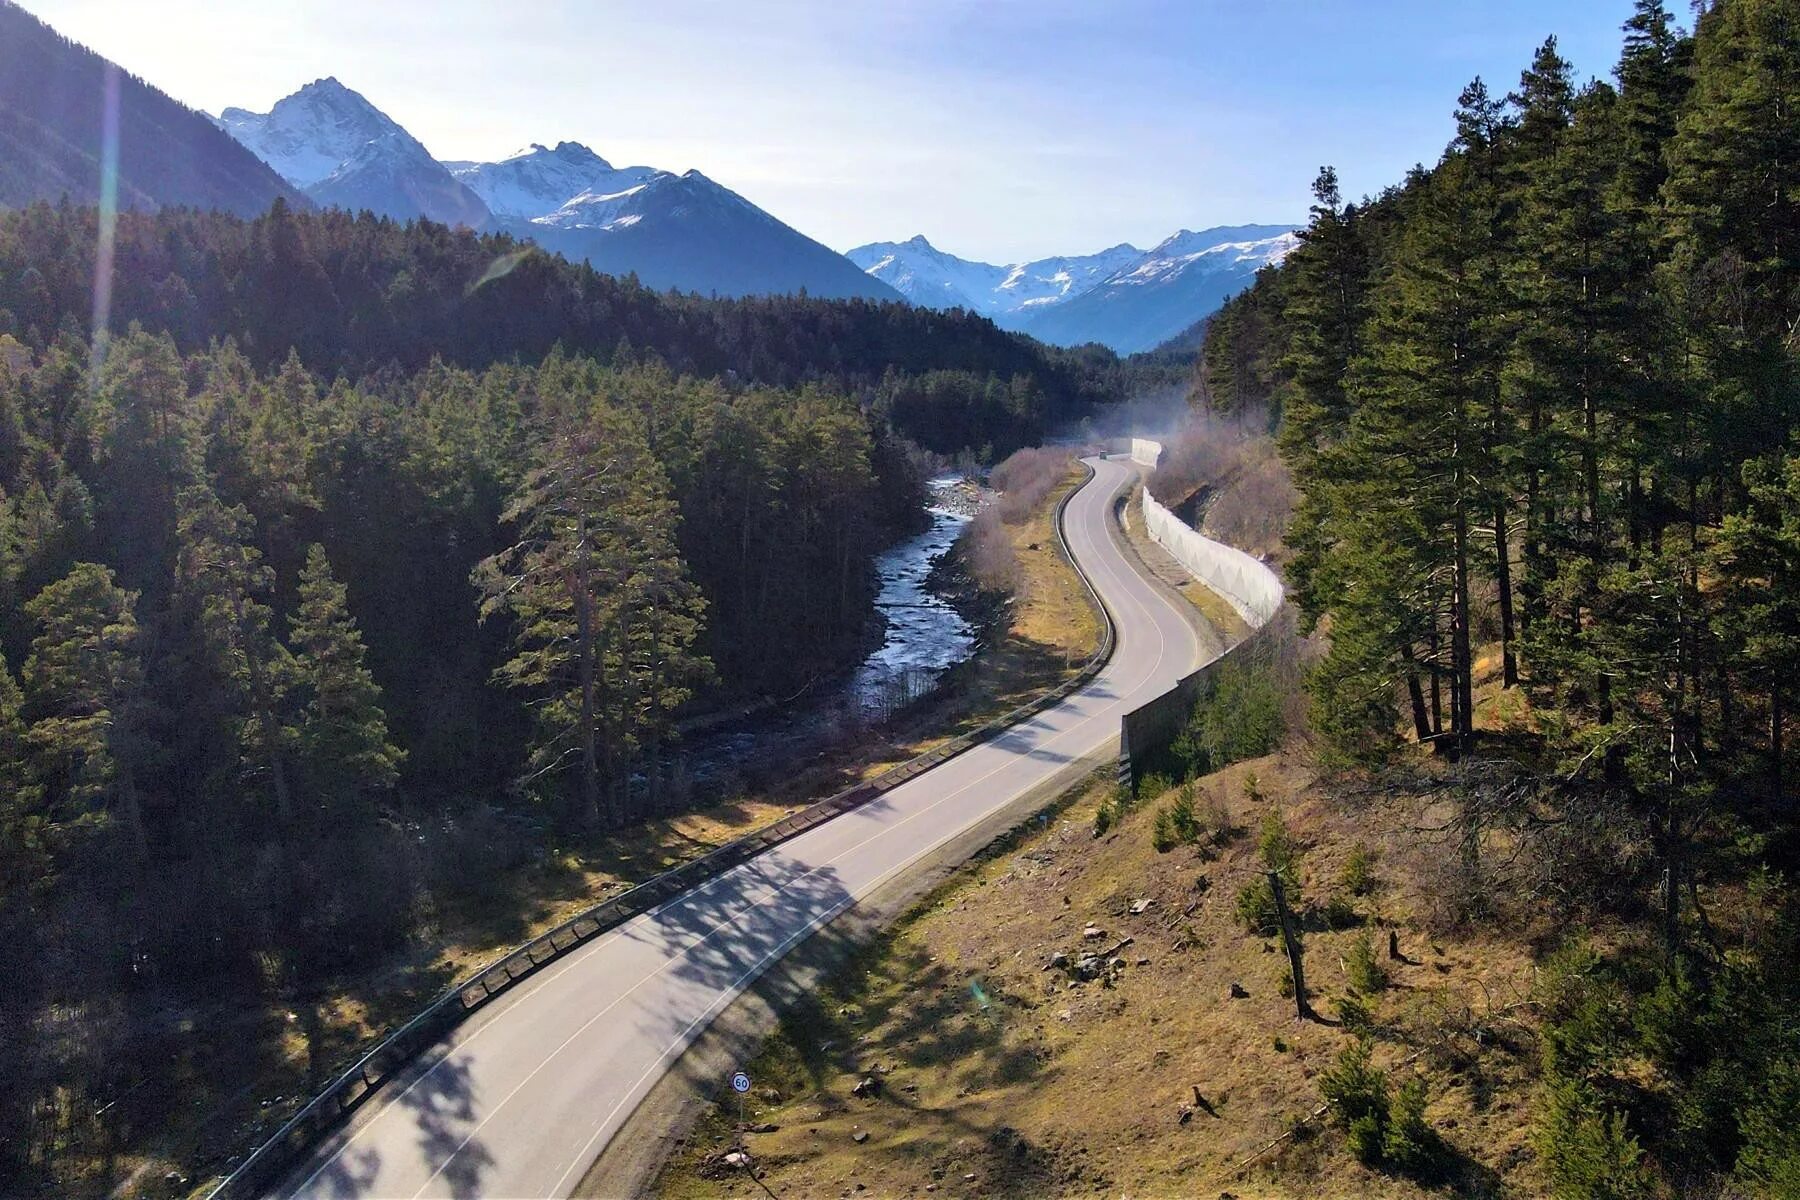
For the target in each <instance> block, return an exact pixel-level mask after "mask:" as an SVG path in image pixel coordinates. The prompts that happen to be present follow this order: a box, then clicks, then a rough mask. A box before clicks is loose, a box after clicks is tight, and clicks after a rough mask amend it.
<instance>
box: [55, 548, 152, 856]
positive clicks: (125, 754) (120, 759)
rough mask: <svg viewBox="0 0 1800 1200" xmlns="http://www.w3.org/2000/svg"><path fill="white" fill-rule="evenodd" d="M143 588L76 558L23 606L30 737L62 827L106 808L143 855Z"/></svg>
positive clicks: (80, 826) (96, 820)
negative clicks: (28, 626) (128, 587)
mask: <svg viewBox="0 0 1800 1200" xmlns="http://www.w3.org/2000/svg"><path fill="white" fill-rule="evenodd" d="M136 604H137V596H136V594H135V593H132V592H127V591H125V590H123V589H122V588H120V587H119V586H118V585H117V584H116V583H115V582H114V581H113V574H112V571H111V570H109V569H108V568H106V567H103V566H99V565H98V564H95V563H77V564H76V565H75V567H74V569H73V570H71V571H70V572H69V574H68V575H66V576H65V577H63V578H62V579H60V580H58V581H57V582H55V583H53V584H51V585H50V586H49V587H46V588H45V589H44V590H43V591H41V592H39V593H38V594H37V595H36V596H35V597H33V598H32V599H31V601H30V602H28V603H27V604H26V606H25V611H26V615H27V616H29V617H30V618H31V620H32V621H33V622H34V623H35V624H36V626H37V627H38V630H39V632H38V634H37V636H36V637H35V638H33V639H32V642H31V656H30V657H29V658H27V659H26V660H25V689H26V697H27V703H26V713H27V714H28V715H29V716H30V717H31V718H32V720H31V728H30V731H29V733H28V734H27V739H28V741H29V743H30V745H31V748H32V752H33V756H34V758H35V761H36V762H37V763H38V764H39V777H40V779H41V781H42V784H43V786H44V789H45V793H46V800H47V801H48V803H49V810H48V811H49V814H50V815H49V821H50V824H52V825H54V826H56V827H57V828H58V829H59V830H60V831H62V835H63V836H66V835H67V834H68V833H72V832H76V831H79V830H84V829H94V828H98V827H100V826H102V825H104V824H105V823H106V819H107V818H108V816H109V815H110V816H115V817H116V818H117V820H118V821H119V823H120V824H121V826H122V827H123V830H124V834H125V837H126V841H127V844H128V845H130V846H131V848H132V849H133V851H134V852H135V853H136V854H137V856H138V857H139V858H143V857H144V856H145V855H146V854H147V852H148V839H147V835H146V830H145V827H144V815H143V809H142V805H141V802H140V798H139V794H138V774H139V769H140V767H141V766H142V765H143V763H144V760H145V751H144V747H143V745H142V738H141V725H142V721H143V716H142V711H141V710H142V688H143V666H142V662H141V659H140V657H139V655H140V650H139V634H138V624H137V616H136V612H135V608H136Z"/></svg>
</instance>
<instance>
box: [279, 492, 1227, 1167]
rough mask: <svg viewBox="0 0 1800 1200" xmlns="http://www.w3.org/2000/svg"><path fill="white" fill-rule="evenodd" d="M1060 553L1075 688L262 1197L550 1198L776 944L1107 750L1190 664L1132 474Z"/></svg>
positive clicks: (417, 1078) (461, 1061)
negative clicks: (1076, 668) (1076, 600)
mask: <svg viewBox="0 0 1800 1200" xmlns="http://www.w3.org/2000/svg"><path fill="white" fill-rule="evenodd" d="M1089 462H1090V463H1091V464H1092V465H1093V467H1094V471H1095V475H1094V478H1093V479H1092V480H1090V481H1089V482H1088V483H1087V484H1086V485H1085V486H1084V487H1083V488H1082V489H1081V490H1080V491H1079V492H1077V493H1076V494H1075V496H1073V497H1072V498H1071V499H1070V502H1069V504H1068V506H1067V508H1066V510H1065V518H1064V532H1065V537H1066V539H1067V542H1068V545H1069V548H1070V551H1071V552H1072V554H1073V555H1074V557H1075V560H1076V561H1077V562H1078V563H1079V564H1080V565H1081V567H1082V569H1083V570H1084V571H1085V572H1086V574H1087V576H1088V578H1089V580H1091V581H1092V583H1093V585H1094V587H1095V589H1096V590H1097V591H1098V592H1099V593H1100V595H1101V597H1102V599H1103V600H1104V601H1105V603H1106V606H1107V609H1108V611H1110V612H1111V613H1112V616H1113V620H1114V623H1115V625H1116V626H1117V629H1118V645H1117V648H1116V650H1115V651H1114V654H1113V657H1112V660H1111V662H1109V663H1108V664H1107V666H1106V668H1105V669H1104V670H1103V671H1101V673H1100V674H1099V675H1098V677H1096V678H1095V679H1094V680H1093V682H1092V683H1090V684H1089V685H1088V686H1087V687H1085V688H1083V689H1082V690H1081V691H1079V692H1076V693H1075V694H1074V695H1072V696H1071V697H1069V699H1068V700H1067V701H1065V702H1064V703H1062V704H1059V705H1057V706H1056V707H1054V708H1051V709H1048V710H1046V711H1044V712H1042V713H1040V714H1038V715H1037V716H1035V717H1033V718H1031V719H1030V720H1029V721H1026V722H1024V723H1022V724H1020V725H1017V726H1015V727H1014V728H1012V729H1010V730H1008V731H1007V732H1006V733H1004V734H1001V735H1000V736H998V737H995V738H992V739H990V740H988V741H986V742H982V743H980V744H979V745H977V746H975V747H974V748H973V749H971V750H968V751H967V752H965V753H963V754H961V755H959V756H957V757H956V758H953V759H950V760H949V761H947V762H945V763H944V764H942V765H941V766H939V767H936V768H935V769H933V770H931V771H928V772H926V773H925V774H923V775H920V776H918V777H917V778H914V779H911V780H908V781H907V782H906V783H904V784H902V785H900V786H899V787H896V788H894V789H893V790H892V791H889V792H887V793H884V794H883V795H882V796H880V797H879V798H878V799H876V800H875V801H873V802H871V803H870V804H868V805H866V806H864V807H862V808H859V809H856V810H854V811H852V812H849V813H846V814H844V815H843V816H841V817H838V818H837V819H835V820H833V821H829V822H827V823H826V824H824V825H821V826H818V827H817V828H815V829H812V830H809V831H808V832H806V833H804V834H801V835H800V836H799V837H796V838H794V839H793V840H792V841H789V842H786V843H784V844H782V845H780V846H777V847H774V848H772V849H770V850H768V851H766V852H765V853H763V854H761V855H759V856H758V857H756V858H754V859H752V860H750V861H749V862H747V863H744V864H743V865H741V866H739V867H737V868H735V869H733V870H731V871H728V872H727V873H725V874H723V875H721V876H719V877H718V878H716V879H713V880H711V881H709V882H707V883H705V884H702V885H700V886H699V887H696V888H694V889H693V890H691V891H689V892H687V893H685V894H683V895H681V896H678V897H676V898H675V899H673V900H670V901H668V902H667V903H665V904H663V905H662V906H661V907H660V908H657V909H654V910H652V911H651V912H648V913H645V914H644V915H642V916H640V917H638V918H636V919H634V920H632V921H629V922H627V923H625V924H624V925H621V926H620V927H619V928H617V929H615V930H613V931H611V932H610V933H607V934H605V935H604V936H602V937H599V938H596V939H595V940H594V941H593V942H592V943H590V944H589V945H587V946H584V947H582V948H581V949H579V950H576V951H574V952H572V953H571V954H569V955H568V956H567V957H566V958H564V959H561V960H559V961H557V962H555V963H552V964H550V965H549V966H547V967H546V968H545V969H544V970H543V971H542V972H541V973H540V974H538V975H535V976H533V977H531V978H530V979H528V980H526V981H524V982H522V983H521V984H519V985H518V987H517V988H516V989H515V990H514V991H513V992H511V993H509V994H508V995H506V996H504V997H502V998H501V999H499V1000H497V1001H496V1002H495V1003H493V1004H491V1005H489V1006H487V1007H485V1008H483V1009H482V1010H481V1011H480V1012H478V1013H477V1014H475V1016H474V1017H473V1018H472V1019H471V1020H470V1021H468V1022H467V1023H465V1024H464V1025H462V1026H461V1027H460V1028H458V1029H457V1030H456V1032H455V1033H454V1034H453V1035H452V1036H451V1037H450V1038H449V1039H448V1041H447V1042H446V1044H445V1045H444V1046H443V1047H441V1048H440V1049H439V1050H438V1051H437V1052H435V1053H433V1054H431V1055H427V1056H426V1057H425V1058H424V1059H422V1060H421V1061H420V1062H419V1063H418V1064H416V1065H415V1066H414V1067H413V1068H412V1070H411V1071H410V1072H408V1073H406V1074H404V1075H403V1076H401V1077H400V1078H398V1079H396V1080H394V1081H392V1082H390V1083H389V1084H388V1086H387V1087H385V1088H383V1089H382V1092H381V1093H380V1094H378V1095H377V1096H376V1097H374V1098H373V1099H372V1100H371V1101H370V1103H369V1104H368V1105H367V1106H366V1107H365V1109H364V1110H362V1111H360V1112H359V1113H358V1114H357V1117H356V1119H355V1120H354V1121H353V1122H352V1124H351V1125H350V1126H349V1127H348V1128H346V1129H345V1130H344V1131H342V1132H341V1133H339V1134H338V1135H337V1136H336V1137H334V1138H332V1139H330V1140H328V1141H326V1142H325V1143H324V1144H323V1145H321V1146H320V1147H319V1148H318V1149H317V1150H316V1151H315V1152H314V1154H313V1155H312V1156H311V1157H310V1158H309V1159H308V1160H307V1161H305V1162H304V1163H303V1164H302V1165H301V1166H300V1167H299V1168H297V1169H296V1170H295V1171H294V1172H293V1174H292V1175H291V1176H290V1177H289V1178H288V1179H287V1180H286V1181H285V1183H284V1184H283V1186H282V1187H281V1189H280V1190H279V1191H278V1192H277V1193H276V1194H277V1195H279V1196H290V1197H321V1198H324V1197H331V1198H341V1200H349V1198H353V1197H354V1198H363V1197H422V1196H431V1197H444V1196H455V1197H476V1196H481V1197H526V1196H531V1197H538V1196H566V1195H567V1194H568V1193H569V1191H570V1189H572V1188H573V1187H574V1186H575V1185H576V1183H577V1182H578V1181H579V1180H580V1179H581V1176H582V1174H583V1172H584V1171H585V1170H586V1168H587V1167H588V1165H589V1164H590V1163H592V1162H593V1160H594V1158H595V1156H596V1155H598V1154H599V1152H600V1150H601V1149H602V1147H603V1146H604V1145H605V1144H606V1141H607V1139H609V1138H610V1137H612V1135H613V1134H614V1133H615V1132H616V1131H617V1130H618V1128H619V1127H620V1126H621V1125H622V1124H623V1123H624V1121H625V1119H626V1118H627V1117H628V1116H630V1115H631V1112H632V1109H633V1108H634V1107H635V1106H636V1105H637V1104H638V1102H639V1101H640V1100H642V1099H643V1097H644V1095H645V1093H647V1092H648V1091H649V1090H650V1088H651V1086H652V1085H653V1084H655V1083H656V1081H657V1079H658V1078H659V1077H660V1076H661V1075H662V1074H663V1072H665V1071H666V1070H667V1069H668V1068H669V1067H670V1065H671V1064H673V1063H674V1061H675V1060H676V1059H677V1058H679V1057H680V1055H681V1053H682V1051H683V1050H685V1049H686V1048H687V1046H688V1045H689V1043H691V1042H692V1041H693V1040H694V1038H695V1037H697V1036H698V1035H699V1034H700V1032H701V1031H702V1030H704V1029H705V1028H706V1026H707V1024H708V1023H709V1022H711V1021H712V1020H713V1018H714V1017H716V1016H717V1015H718V1014H719V1013H720V1012H722V1011H723V1010H724V1009H725V1007H726V1006H727V1005H728V1004H729V1003H730V1002H731V1001H732V1000H733V998H735V997H736V996H737V995H738V994H739V993H740V992H741V991H743V989H744V988H745V987H747V986H748V985H749V984H750V983H751V982H752V981H753V980H754V979H755V978H756V977H757V976H758V975H760V974H761V973H762V972H763V971H764V970H765V969H766V968H767V967H769V966H770V965H771V964H772V963H774V962H775V961H776V960H777V959H779V958H780V957H781V956H782V955H783V954H785V953H786V952H787V951H788V950H789V949H790V948H792V947H793V946H795V945H797V944H798V943H799V942H801V941H802V940H804V939H805V938H806V937H807V936H808V935H809V934H811V933H812V932H813V931H814V930H816V929H818V928H819V927H820V926H822V925H824V924H825V923H826V922H828V921H830V920H831V919H832V918H833V917H835V916H837V915H838V914H839V913H840V912H842V911H843V910H844V909H845V908H847V907H848V906H849V905H851V904H852V903H853V902H854V901H855V900H856V899H857V898H858V897H860V896H866V895H868V894H870V893H871V892H873V891H875V890H876V889H877V888H878V887H880V886H882V885H883V884H885V883H887V882H888V881H889V880H891V879H893V878H894V877H895V876H897V875H899V874H901V873H902V872H905V871H906V870H907V869H908V868H909V867H910V866H912V865H913V864H915V863H917V862H918V861H919V860H921V859H923V858H925V857H926V856H927V855H929V854H930V853H931V852H932V851H933V850H934V849H936V848H937V847H938V846H940V845H942V844H943V843H944V842H947V841H948V840H950V839H951V838H952V837H954V836H955V835H956V834H958V833H959V832H961V831H962V830H964V829H967V828H969V827H970V826H972V825H974V824H975V823H976V822H978V821H980V820H982V819H983V818H985V817H987V816H989V815H991V814H993V813H995V812H997V811H998V810H999V809H1001V808H1004V807H1005V806H1006V805H1008V804H1009V803H1010V802H1012V801H1014V800H1015V799H1017V798H1018V797H1020V796H1022V795H1024V794H1025V793H1027V792H1029V791H1032V790H1033V789H1034V788H1036V787H1038V786H1039V785H1042V784H1044V783H1045V782H1046V781H1048V780H1050V779H1051V778H1052V777H1054V776H1056V775H1057V774H1058V773H1059V772H1060V771H1062V770H1063V769H1064V768H1065V767H1067V766H1069V765H1070V764H1071V763H1073V762H1075V761H1077V760H1080V759H1084V758H1088V757H1090V756H1093V755H1095V754H1097V753H1099V752H1102V751H1104V749H1105V748H1106V746H1107V745H1108V744H1109V743H1113V744H1116V743H1117V740H1118V737H1119V721H1120V718H1121V716H1122V715H1123V714H1124V713H1126V712H1128V711H1129V710H1130V709H1132V708H1134V707H1136V706H1137V705H1139V704H1141V703H1143V702H1144V701H1146V700H1149V699H1151V698H1152V697H1154V696H1156V695H1158V694H1160V693H1161V692H1163V691H1165V690H1166V689H1167V688H1168V687H1169V686H1170V685H1172V684H1173V683H1174V682H1175V681H1176V680H1177V679H1178V678H1180V677H1181V676H1183V675H1185V674H1187V673H1188V672H1189V671H1191V670H1193V669H1194V668H1195V667H1197V666H1198V665H1199V656H1200V647H1199V642H1198V639H1197V638H1196V636H1195V633H1194V630H1193V627H1192V626H1191V625H1190V624H1189V623H1188V620H1187V618H1186V617H1185V616H1184V615H1183V614H1182V613H1181V612H1180V611H1179V610H1178V609H1177V608H1176V607H1175V603H1174V602H1172V601H1171V600H1170V599H1169V597H1168V595H1167V593H1166V592H1163V591H1161V590H1158V588H1157V587H1155V586H1154V585H1152V584H1151V583H1150V582H1149V581H1147V580H1146V579H1145V578H1144V576H1143V575H1141V574H1140V573H1139V571H1138V569H1137V568H1136V567H1135V566H1134V565H1133V564H1132V563H1131V562H1129V561H1128V560H1127V559H1126V557H1125V554H1124V553H1123V552H1121V550H1120V548H1119V545H1118V543H1117V541H1115V539H1114V536H1113V534H1112V532H1111V531H1110V530H1109V528H1108V526H1109V524H1110V523H1111V520H1112V510H1113V501H1114V499H1115V498H1116V497H1117V496H1118V494H1119V493H1120V492H1121V491H1123V490H1124V489H1125V488H1126V487H1127V486H1128V485H1129V484H1130V482H1131V481H1132V480H1133V479H1134V478H1135V475H1134V473H1133V472H1132V470H1131V469H1130V468H1128V467H1126V466H1123V465H1121V464H1119V463H1116V462H1112V461H1108V460H1103V459H1090V460H1089Z"/></svg>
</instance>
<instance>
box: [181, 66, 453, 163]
mask: <svg viewBox="0 0 1800 1200" xmlns="http://www.w3.org/2000/svg"><path fill="white" fill-rule="evenodd" d="M216 123H217V124H218V125H219V127H220V128H221V129H223V130H225V132H226V133H229V134H230V135H231V136H232V137H234V138H236V139H237V140H238V141H239V142H242V143H243V144H244V145H245V146H246V147H247V148H248V149H249V150H250V151H251V152H252V153H254V154H255V155H256V156H257V157H258V158H260V159H262V160H263V161H264V162H266V163H268V164H269V165H270V166H271V167H274V168H275V171H276V173H277V174H279V175H280V176H281V177H282V178H284V179H286V180H287V181H288V182H289V183H291V184H293V185H294V186H295V187H298V188H302V189H304V188H309V187H311V186H312V185H314V184H315V183H318V182H320V181H321V180H323V179H324V178H325V177H326V176H328V175H330V174H332V173H333V172H334V171H336V170H337V169H338V167H339V166H340V165H342V164H343V162H344V161H345V160H346V159H348V158H350V157H351V156H352V155H354V154H355V153H356V152H357V151H358V150H360V149H361V148H362V147H363V146H365V145H367V144H368V143H370V142H372V141H375V140H377V139H380V138H384V137H388V136H391V135H395V134H398V135H399V137H400V138H402V139H404V140H405V141H408V142H412V141H413V140H412V136H411V135H410V134H408V133H407V132H406V131H405V130H404V129H402V128H400V126H399V125H397V124H395V123H394V121H393V120H392V119H391V118H389V117H388V115H387V114H386V113H384V112H382V111H381V110H380V109H378V108H376V107H375V106H374V105H373V104H370V103H369V102H368V100H367V99H365V98H364V97H363V96H362V94H361V93H359V92H355V91H352V90H351V89H349V88H347V87H345V86H344V85H343V84H341V83H339V82H338V80H337V78H336V77H335V76H327V77H325V78H324V79H315V80H313V81H312V82H311V83H309V84H307V85H306V86H305V87H303V88H301V89H300V90H299V91H297V92H295V93H294V94H293V95H291V96H287V97H284V98H283V99H281V100H278V101H276V102H275V105H274V107H273V108H271V109H270V110H269V111H268V112H266V113H253V112H250V111H248V110H246V109H242V108H228V109H226V110H225V111H224V112H222V113H220V114H219V116H218V120H217V122H216ZM413 145H415V146H416V145H418V143H417V142H413ZM419 152H420V153H421V154H423V153H424V147H423V146H419ZM425 157H427V158H429V157H430V155H429V154H425Z"/></svg>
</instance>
